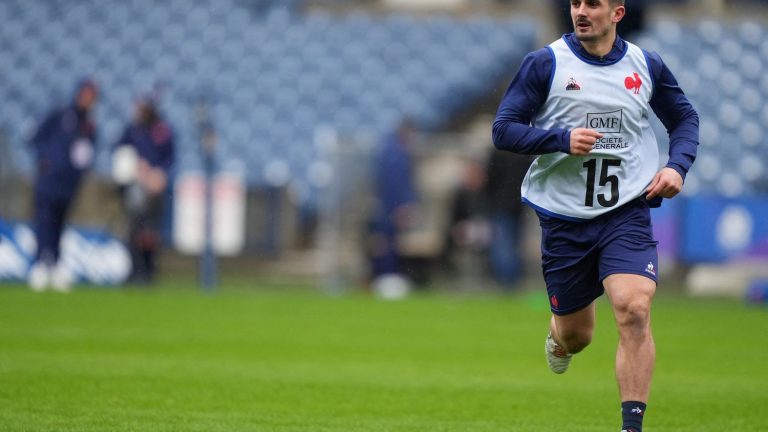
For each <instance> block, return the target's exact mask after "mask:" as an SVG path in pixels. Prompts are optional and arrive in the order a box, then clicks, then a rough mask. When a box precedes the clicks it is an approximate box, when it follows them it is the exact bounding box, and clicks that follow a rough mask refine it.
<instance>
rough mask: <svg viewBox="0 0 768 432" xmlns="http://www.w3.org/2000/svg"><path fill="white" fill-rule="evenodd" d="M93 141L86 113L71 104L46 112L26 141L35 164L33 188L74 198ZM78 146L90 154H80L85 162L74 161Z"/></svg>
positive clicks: (91, 155)
mask: <svg viewBox="0 0 768 432" xmlns="http://www.w3.org/2000/svg"><path fill="white" fill-rule="evenodd" d="M95 139H96V129H95V126H94V124H93V123H92V122H91V120H90V118H89V117H88V115H87V113H86V112H82V111H79V110H78V109H77V108H76V107H75V106H74V105H72V106H69V107H67V108H64V109H57V110H54V111H52V112H51V113H49V114H48V115H47V116H46V118H45V120H43V122H42V123H41V124H40V126H39V127H38V129H37V131H36V132H35V135H34V136H33V137H32V140H31V141H30V145H31V146H32V148H33V150H34V153H35V160H36V164H37V173H36V179H35V181H36V188H37V189H38V190H41V191H46V192H48V193H53V194H56V195H59V196H63V197H70V198H71V197H72V196H74V194H75V192H76V191H77V189H78V186H79V185H80V180H81V178H82V175H83V173H84V172H85V171H86V170H88V169H89V168H90V167H91V162H92V160H93V152H94V147H93V146H94V141H95ZM81 140H83V142H82V143H80V142H79V141H81ZM85 143H87V144H85ZM78 145H81V146H87V147H88V148H85V149H81V150H83V151H85V152H86V153H90V154H85V155H82V156H83V157H84V158H85V159H80V158H78V155H77V153H78V150H76V149H75V146H78ZM80 153H82V152H80Z"/></svg>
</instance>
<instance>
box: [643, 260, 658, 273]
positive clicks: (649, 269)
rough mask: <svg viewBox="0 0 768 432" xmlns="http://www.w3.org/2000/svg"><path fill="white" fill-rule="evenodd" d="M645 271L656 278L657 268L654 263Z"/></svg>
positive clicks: (650, 263)
mask: <svg viewBox="0 0 768 432" xmlns="http://www.w3.org/2000/svg"><path fill="white" fill-rule="evenodd" d="M645 271H646V272H648V273H650V274H652V275H654V276H656V267H654V266H653V263H652V262H650V261H649V262H648V265H647V266H645Z"/></svg>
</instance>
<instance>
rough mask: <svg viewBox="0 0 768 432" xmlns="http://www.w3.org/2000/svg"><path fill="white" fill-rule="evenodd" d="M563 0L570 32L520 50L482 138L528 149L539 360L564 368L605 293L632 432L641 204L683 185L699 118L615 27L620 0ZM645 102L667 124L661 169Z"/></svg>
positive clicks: (642, 352)
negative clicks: (537, 238) (540, 296)
mask: <svg viewBox="0 0 768 432" xmlns="http://www.w3.org/2000/svg"><path fill="white" fill-rule="evenodd" d="M570 4H571V20H572V23H573V27H574V32H573V33H570V34H567V35H564V36H563V37H562V38H561V39H559V40H557V41H555V42H553V43H552V44H550V45H549V46H548V47H546V48H543V49H540V50H538V51H534V52H532V53H530V54H528V55H527V56H526V57H525V58H524V59H523V63H522V65H521V66H520V69H519V71H518V72H517V75H516V76H515V78H514V79H513V81H512V83H511V84H510V86H509V89H508V90H507V93H506V94H505V96H504V98H503V100H502V101H501V104H500V106H499V110H498V112H497V114H496V120H495V122H494V124H493V137H494V143H495V145H496V147H497V148H499V149H502V150H507V151H512V152H515V153H521V154H530V155H539V156H538V157H537V158H536V160H535V161H534V162H533V164H532V165H531V167H530V169H529V170H528V174H527V175H526V177H525V179H524V181H523V186H522V196H523V200H524V201H525V202H526V203H527V204H528V205H530V206H531V207H532V208H533V209H534V210H536V213H537V214H538V217H539V221H540V225H541V228H542V242H541V249H542V268H543V273H544V280H545V281H546V285H547V294H548V297H549V300H550V309H551V311H552V316H551V319H550V322H549V332H548V334H547V337H546V339H545V354H546V359H547V363H548V365H549V367H550V369H551V370H552V371H553V372H555V373H563V372H565V371H566V370H567V368H568V366H569V364H570V362H571V360H572V357H573V355H574V354H576V353H578V352H580V351H581V350H583V349H584V348H586V346H587V345H589V343H590V342H591V339H592V334H593V330H594V326H595V303H594V301H595V300H596V299H597V298H598V297H600V296H602V294H603V293H604V292H606V293H607V294H608V300H609V302H610V305H611V307H612V309H613V313H614V316H615V319H616V325H617V327H618V330H619V344H618V350H617V354H616V378H617V381H618V384H619V393H620V396H621V402H622V403H621V408H622V421H623V425H622V430H623V431H627V432H641V430H642V421H643V416H644V414H645V411H646V403H647V401H648V396H649V392H650V383H651V377H652V374H653V368H654V364H655V357H656V349H655V345H654V341H653V336H652V334H651V325H650V308H651V301H652V299H653V296H654V294H655V292H656V284H657V277H656V275H657V273H658V255H657V251H656V243H657V242H656V241H655V240H654V238H653V233H652V230H651V219H650V207H658V206H659V205H660V204H661V199H662V198H672V197H674V196H676V195H677V194H678V193H679V192H680V191H681V190H682V187H683V181H684V178H685V175H686V173H687V172H688V170H689V169H690V167H691V165H692V164H693V161H694V159H695V157H696V152H697V146H698V134H699V119H698V114H697V113H696V111H695V110H694V109H693V107H692V106H691V104H690V102H689V101H688V99H687V98H686V96H685V94H684V93H683V91H682V90H681V89H680V87H679V86H678V84H677V81H676V79H675V77H674V76H673V75H672V72H670V70H669V68H667V66H666V65H665V64H664V62H663V61H662V60H661V58H660V57H659V55H658V54H656V53H652V52H648V51H644V50H642V49H640V48H639V47H637V46H635V45H633V44H631V43H629V42H626V41H625V40H623V39H622V38H621V37H619V36H618V34H617V30H616V26H617V24H618V23H619V22H620V21H621V20H622V19H623V18H624V15H625V13H626V9H625V7H624V1H623V0H587V1H581V0H571V2H570ZM650 111H653V112H654V113H655V114H656V115H657V116H658V117H659V119H660V120H661V121H662V123H663V124H664V126H665V127H666V128H667V132H668V133H669V141H670V143H669V159H668V161H667V163H666V166H664V167H663V168H661V169H659V162H660V155H659V151H658V146H657V143H656V138H655V136H654V134H653V131H652V130H651V127H650V124H649V120H648V116H649V114H650ZM585 126H586V127H585Z"/></svg>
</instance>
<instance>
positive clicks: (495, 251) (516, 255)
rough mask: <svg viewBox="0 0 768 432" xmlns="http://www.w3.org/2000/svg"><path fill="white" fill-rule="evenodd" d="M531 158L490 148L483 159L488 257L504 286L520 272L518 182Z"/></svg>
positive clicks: (521, 179) (494, 273) (520, 229)
mask: <svg viewBox="0 0 768 432" xmlns="http://www.w3.org/2000/svg"><path fill="white" fill-rule="evenodd" d="M531 161H532V159H531V158H530V157H529V156H525V155H519V154H515V153H512V152H505V151H501V150H497V149H492V150H491V154H490V156H489V158H488V162H487V176H488V181H487V182H486V184H485V186H486V194H487V196H488V201H489V203H490V213H491V220H492V226H493V235H492V236H491V239H492V240H491V245H490V257H489V258H490V264H491V271H492V273H493V277H494V278H495V279H496V281H497V282H499V283H500V284H502V285H503V286H504V287H505V288H511V287H512V286H514V284H515V283H516V282H518V281H519V280H520V278H521V277H522V275H523V274H524V269H523V259H522V252H521V249H522V223H523V220H522V219H523V211H524V208H523V203H522V201H521V200H520V185H521V184H522V182H523V177H525V173H526V172H527V171H528V167H529V166H530V164H531Z"/></svg>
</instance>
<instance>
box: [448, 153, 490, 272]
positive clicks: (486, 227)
mask: <svg viewBox="0 0 768 432" xmlns="http://www.w3.org/2000/svg"><path fill="white" fill-rule="evenodd" d="M486 182H487V176H486V172H485V166H484V165H483V163H481V162H479V161H477V160H470V161H468V162H467V163H466V165H465V166H464V173H463V175H462V178H461V182H460V183H459V184H458V185H457V186H456V188H455V189H454V190H453V192H452V194H451V200H450V207H449V215H448V227H447V228H448V229H447V232H446V235H445V248H444V250H443V253H442V254H443V256H442V260H443V264H444V266H445V267H446V270H447V272H448V274H451V275H454V274H457V273H462V274H466V273H467V272H468V271H469V272H472V270H474V272H472V273H475V272H481V273H485V272H486V271H487V270H488V267H487V265H486V263H487V258H488V246H489V244H490V243H491V224H490V222H489V208H490V206H491V203H490V202H489V200H488V195H486V193H485V186H486ZM466 255H470V256H475V257H477V256H479V257H480V258H481V259H480V263H481V265H480V267H479V268H478V262H477V260H472V261H471V262H470V263H469V265H461V264H462V263H460V262H459V261H462V262H463V261H465V260H463V259H462V258H466ZM468 267H470V268H468Z"/></svg>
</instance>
